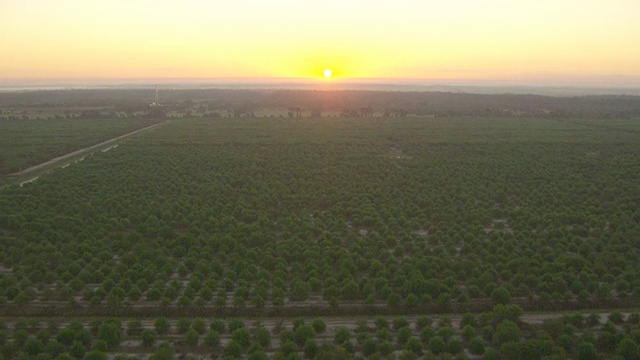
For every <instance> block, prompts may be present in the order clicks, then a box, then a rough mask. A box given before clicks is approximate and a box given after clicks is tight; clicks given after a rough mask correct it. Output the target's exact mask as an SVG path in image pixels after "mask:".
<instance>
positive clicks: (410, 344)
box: [405, 337, 422, 355]
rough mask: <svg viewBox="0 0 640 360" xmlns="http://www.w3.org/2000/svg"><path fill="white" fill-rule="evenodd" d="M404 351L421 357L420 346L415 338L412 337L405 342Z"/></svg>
mask: <svg viewBox="0 0 640 360" xmlns="http://www.w3.org/2000/svg"><path fill="white" fill-rule="evenodd" d="M405 349H406V350H408V351H411V352H412V353H414V354H416V355H422V344H421V343H420V340H418V338H416V337H412V338H410V339H409V340H407V342H406V345H405Z"/></svg>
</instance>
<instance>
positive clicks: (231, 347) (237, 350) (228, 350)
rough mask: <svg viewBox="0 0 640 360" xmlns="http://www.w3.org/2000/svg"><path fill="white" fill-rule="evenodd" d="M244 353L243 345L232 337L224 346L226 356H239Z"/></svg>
mask: <svg viewBox="0 0 640 360" xmlns="http://www.w3.org/2000/svg"><path fill="white" fill-rule="evenodd" d="M240 355H242V346H240V344H238V342H237V341H235V340H233V339H231V340H229V342H228V343H227V346H225V348H224V356H225V357H228V358H239V357H240Z"/></svg>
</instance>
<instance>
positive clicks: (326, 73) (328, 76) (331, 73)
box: [323, 69, 333, 79]
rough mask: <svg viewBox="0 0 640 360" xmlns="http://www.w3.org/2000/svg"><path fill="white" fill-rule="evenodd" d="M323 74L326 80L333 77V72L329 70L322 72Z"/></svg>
mask: <svg viewBox="0 0 640 360" xmlns="http://www.w3.org/2000/svg"><path fill="white" fill-rule="evenodd" d="M323 74H324V77H325V78H327V79H328V78H330V77H331V76H332V75H333V71H331V69H326V70H325V71H324V72H323Z"/></svg>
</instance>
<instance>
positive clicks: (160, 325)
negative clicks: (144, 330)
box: [154, 317, 171, 335]
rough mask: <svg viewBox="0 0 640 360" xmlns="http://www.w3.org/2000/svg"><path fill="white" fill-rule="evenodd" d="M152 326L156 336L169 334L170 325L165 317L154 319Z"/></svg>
mask: <svg viewBox="0 0 640 360" xmlns="http://www.w3.org/2000/svg"><path fill="white" fill-rule="evenodd" d="M154 326H155V328H156V332H157V333H158V334H162V335H164V334H167V333H168V332H169V330H170V329H171V323H170V322H169V320H168V319H167V318H165V317H159V318H157V319H156V321H155V323H154Z"/></svg>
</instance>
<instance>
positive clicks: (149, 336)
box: [140, 329, 156, 348]
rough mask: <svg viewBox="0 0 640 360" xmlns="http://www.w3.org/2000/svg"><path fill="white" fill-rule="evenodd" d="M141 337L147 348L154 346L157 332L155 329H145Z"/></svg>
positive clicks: (143, 344)
mask: <svg viewBox="0 0 640 360" xmlns="http://www.w3.org/2000/svg"><path fill="white" fill-rule="evenodd" d="M140 337H141V338H142V346H144V347H146V348H150V347H152V346H153V344H154V343H155V341H156V333H155V331H153V330H149V329H147V330H143V331H142V334H141V335H140Z"/></svg>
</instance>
